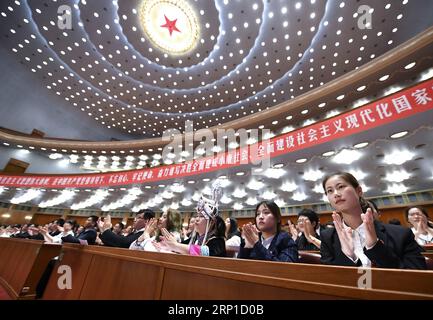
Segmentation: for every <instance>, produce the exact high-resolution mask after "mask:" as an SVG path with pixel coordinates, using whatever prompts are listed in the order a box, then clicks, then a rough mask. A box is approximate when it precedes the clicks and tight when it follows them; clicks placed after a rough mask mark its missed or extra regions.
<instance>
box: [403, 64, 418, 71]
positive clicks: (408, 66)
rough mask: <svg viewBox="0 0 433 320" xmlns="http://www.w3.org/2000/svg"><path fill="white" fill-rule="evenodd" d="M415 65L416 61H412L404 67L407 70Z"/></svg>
mask: <svg viewBox="0 0 433 320" xmlns="http://www.w3.org/2000/svg"><path fill="white" fill-rule="evenodd" d="M415 65H416V62H411V63H409V64H407V65H406V66H405V67H404V68H405V69H406V70H409V69H412V68H413V67H414V66H415Z"/></svg>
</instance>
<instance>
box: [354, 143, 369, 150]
mask: <svg viewBox="0 0 433 320" xmlns="http://www.w3.org/2000/svg"><path fill="white" fill-rule="evenodd" d="M366 146H368V142H361V143H358V144H355V145H354V146H353V147H354V148H355V149H362V148H364V147H366Z"/></svg>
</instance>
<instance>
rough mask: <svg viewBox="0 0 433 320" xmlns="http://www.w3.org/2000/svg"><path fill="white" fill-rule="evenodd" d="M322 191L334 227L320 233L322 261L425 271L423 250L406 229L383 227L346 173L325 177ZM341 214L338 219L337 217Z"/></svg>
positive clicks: (325, 262) (353, 180)
mask: <svg viewBox="0 0 433 320" xmlns="http://www.w3.org/2000/svg"><path fill="white" fill-rule="evenodd" d="M322 185H323V189H324V191H325V194H326V196H327V198H328V200H329V202H330V203H331V206H332V207H333V208H334V210H335V211H334V212H333V214H332V218H333V221H334V226H335V228H333V229H326V230H324V231H323V232H322V233H321V247H320V253H321V261H322V263H324V264H332V265H342V266H372V265H373V266H375V267H379V268H397V269H426V262H425V258H424V257H423V255H422V254H421V252H422V251H423V249H422V248H421V247H420V246H419V245H418V243H417V242H416V241H415V238H414V234H413V233H412V231H411V230H410V229H408V228H403V227H401V226H397V225H390V224H383V223H382V222H379V221H378V220H375V219H374V216H373V210H372V209H371V208H370V205H369V204H368V202H367V201H366V200H365V199H364V198H363V196H362V188H361V186H360V184H359V182H358V181H357V180H356V178H355V177H354V176H353V175H352V174H350V173H348V172H337V173H334V174H331V175H328V176H326V177H325V178H324V180H323V182H322ZM340 214H341V216H340Z"/></svg>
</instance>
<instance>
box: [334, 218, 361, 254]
mask: <svg viewBox="0 0 433 320" xmlns="http://www.w3.org/2000/svg"><path fill="white" fill-rule="evenodd" d="M332 219H333V220H334V226H335V231H337V235H338V238H339V239H340V244H341V251H343V253H344V254H345V255H346V256H347V257H349V258H351V259H352V260H356V255H355V247H354V245H353V238H352V233H353V230H352V228H350V227H347V226H345V225H344V224H343V221H342V220H341V217H340V215H339V214H338V213H337V212H335V211H334V212H333V213H332Z"/></svg>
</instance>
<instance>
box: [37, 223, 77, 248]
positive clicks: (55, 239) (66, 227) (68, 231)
mask: <svg viewBox="0 0 433 320" xmlns="http://www.w3.org/2000/svg"><path fill="white" fill-rule="evenodd" d="M62 224H63V227H61V226H60V225H58V226H57V227H56V230H58V231H59V233H58V234H57V235H55V236H52V235H51V234H50V232H49V228H47V227H40V228H39V231H40V233H41V234H42V235H43V237H44V239H45V242H47V243H60V244H61V243H62V238H63V237H66V236H68V235H71V236H74V232H73V231H72V230H73V228H74V226H75V222H74V221H72V220H67V221H65V222H63V223H62Z"/></svg>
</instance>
